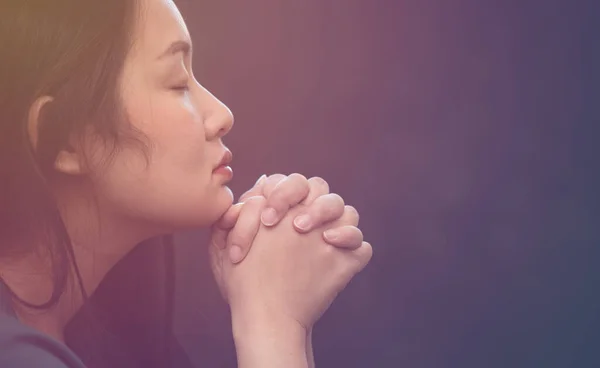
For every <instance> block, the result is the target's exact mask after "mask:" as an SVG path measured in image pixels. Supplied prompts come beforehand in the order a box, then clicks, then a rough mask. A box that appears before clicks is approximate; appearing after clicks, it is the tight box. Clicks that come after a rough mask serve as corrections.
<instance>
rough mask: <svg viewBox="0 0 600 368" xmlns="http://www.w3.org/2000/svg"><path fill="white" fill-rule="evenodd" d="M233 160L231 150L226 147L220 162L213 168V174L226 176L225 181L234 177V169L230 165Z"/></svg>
mask: <svg viewBox="0 0 600 368" xmlns="http://www.w3.org/2000/svg"><path fill="white" fill-rule="evenodd" d="M232 160H233V155H232V154H231V151H230V150H228V149H225V152H223V156H222V157H221V161H219V164H218V165H217V166H216V167H215V168H214V169H213V174H215V175H217V176H219V177H222V178H224V180H225V181H230V180H231V179H232V178H233V170H232V169H231V167H229V164H231V161H232Z"/></svg>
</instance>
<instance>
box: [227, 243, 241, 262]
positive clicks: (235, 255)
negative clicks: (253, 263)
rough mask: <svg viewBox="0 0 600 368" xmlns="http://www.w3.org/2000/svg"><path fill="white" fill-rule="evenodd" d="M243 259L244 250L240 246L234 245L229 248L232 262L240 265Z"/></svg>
mask: <svg viewBox="0 0 600 368" xmlns="http://www.w3.org/2000/svg"><path fill="white" fill-rule="evenodd" d="M242 257H243V254H242V248H240V247H239V246H238V245H232V246H231V247H230V248H229V258H230V259H231V262H233V263H238V262H239V261H241V260H242Z"/></svg>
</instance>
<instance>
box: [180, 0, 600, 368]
mask: <svg viewBox="0 0 600 368" xmlns="http://www.w3.org/2000/svg"><path fill="white" fill-rule="evenodd" d="M178 4H179V6H180V9H181V10H182V12H183V14H184V17H185V18H186V21H187V23H188V27H189V29H190V32H191V33H192V37H193V40H194V47H195V54H194V58H195V59H194V68H195V73H196V75H197V77H198V79H199V80H200V82H201V83H203V84H204V85H205V86H206V87H207V88H209V89H210V90H211V91H212V92H213V93H214V94H215V95H216V96H217V97H218V98H220V99H221V100H222V101H223V102H225V103H226V104H227V105H228V106H229V107H230V108H231V109H232V110H233V112H234V114H235V116H236V125H235V127H234V129H233V131H232V132H231V133H230V135H229V136H227V137H226V139H225V142H226V144H228V145H229V146H230V147H231V148H232V150H233V152H234V155H235V159H234V170H235V175H236V177H235V179H234V182H233V184H232V188H233V190H234V192H235V193H236V195H239V194H240V193H241V192H243V190H245V189H247V188H249V187H250V186H251V185H252V184H253V183H254V181H255V180H256V179H257V178H258V176H260V175H261V174H263V173H267V174H270V173H275V172H282V173H291V172H301V173H303V174H305V175H307V176H314V175H319V176H322V177H324V178H325V179H327V180H328V182H329V183H330V185H331V188H332V190H333V191H335V192H337V193H339V194H341V195H342V196H343V197H344V198H345V199H346V201H347V202H348V203H349V204H352V205H354V206H355V207H357V208H358V210H359V211H360V213H361V228H362V229H363V231H364V233H365V236H366V238H367V239H368V240H370V241H371V242H372V244H373V246H374V248H375V255H374V258H373V260H372V262H371V264H370V265H369V266H368V268H367V269H366V270H365V271H364V272H363V273H362V274H360V275H359V276H358V277H357V278H356V279H355V280H354V281H353V282H352V284H351V285H350V286H349V287H348V288H347V290H346V291H344V292H343V293H342V294H341V295H340V297H339V298H338V299H337V301H336V302H335V303H334V305H333V306H332V308H331V309H330V310H329V311H328V312H327V314H326V315H325V316H324V317H323V318H322V320H321V322H319V324H318V325H317V327H316V332H315V346H316V347H315V349H316V356H317V365H318V366H320V367H345V368H350V367H382V368H383V367H411V368H417V367H440V368H443V367H460V368H464V367H595V366H600V357H599V354H600V353H598V352H596V351H595V350H597V347H598V341H600V340H599V338H600V333H599V327H600V321H599V317H600V313H599V312H600V303H599V298H598V296H597V293H598V291H599V290H600V289H599V288H598V286H600V282H599V281H600V277H599V272H598V271H596V268H597V264H598V259H600V257H598V256H599V250H598V248H599V240H600V231H599V230H598V223H599V222H598V220H600V217H599V216H598V214H599V212H598V189H597V188H598V175H597V171H598V170H597V166H598V165H597V163H596V157H598V153H599V150H598V149H596V148H595V147H594V144H595V143H596V141H597V137H598V135H597V134H596V132H597V131H598V129H597V128H596V125H597V123H598V122H599V121H600V119H598V107H596V105H597V102H596V101H597V98H598V95H597V94H596V91H597V89H598V87H597V86H598V83H597V82H598V75H599V73H598V67H599V66H600V60H599V57H598V52H597V50H592V49H591V46H595V44H596V43H597V41H596V40H595V36H596V34H597V33H596V32H595V31H594V30H592V25H593V23H594V18H593V17H594V10H595V9H593V8H594V6H593V4H592V1H589V2H587V3H586V2H584V1H580V2H577V1H571V2H568V1H553V0H547V1H528V0H523V1H481V0H479V1H477V0H470V1H469V0H455V1H443V0H436V1H424V0H419V1H417V0H402V1H399V0H397V1H391V0H389V1H384V0H368V1H367V0H363V1H359V0H346V1H332V0H303V1H282V0H255V1H233V0H219V1H191V0H187V1H186V0H182V1H179V2H178ZM596 48H597V47H596ZM177 239H178V242H179V243H180V247H179V254H178V262H179V264H178V270H179V272H180V273H179V276H178V277H179V280H178V314H177V317H178V319H177V323H178V325H177V329H178V334H179V335H180V337H181V340H182V342H183V344H184V345H185V347H186V348H187V350H188V351H189V354H190V356H191V357H192V358H193V360H194V361H196V362H198V366H201V365H202V366H208V367H233V366H235V363H234V362H235V360H234V356H233V347H232V343H231V336H230V333H229V330H228V329H229V326H228V319H227V318H228V317H227V313H228V311H227V309H226V308H227V307H226V306H225V305H224V304H223V303H222V302H220V299H219V296H218V294H217V292H216V290H215V286H214V285H213V283H212V281H208V280H210V272H209V270H208V266H207V264H206V255H205V253H206V240H205V239H206V234H204V233H201V232H191V233H186V234H179V236H178V238H177Z"/></svg>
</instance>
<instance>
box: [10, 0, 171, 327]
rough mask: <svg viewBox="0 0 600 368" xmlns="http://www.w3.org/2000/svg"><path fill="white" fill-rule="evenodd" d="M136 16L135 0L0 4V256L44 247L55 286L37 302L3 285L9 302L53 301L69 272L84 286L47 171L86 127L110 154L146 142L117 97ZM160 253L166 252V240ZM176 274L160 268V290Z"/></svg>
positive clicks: (28, 0) (42, 0)
mask: <svg viewBox="0 0 600 368" xmlns="http://www.w3.org/2000/svg"><path fill="white" fill-rule="evenodd" d="M138 12H139V4H137V2H136V1H135V0H102V1H98V0H55V1H47V0H3V1H2V2H0V50H2V51H1V52H2V57H1V58H0V226H1V227H2V228H1V231H0V257H2V258H4V259H7V258H9V259H10V258H12V257H19V256H23V255H26V254H30V253H31V252H36V251H42V252H47V253H48V254H49V256H50V258H51V260H52V270H53V272H52V277H53V285H54V290H53V293H52V296H51V298H50V299H49V300H48V301H47V302H45V303H43V304H42V305H33V304H31V303H29V302H28V301H26V300H22V299H20V298H19V297H18V296H17V295H15V293H13V292H12V291H10V288H9V292H10V293H11V294H12V297H13V299H14V300H15V301H17V302H20V303H22V304H23V305H25V306H27V307H30V308H38V309H44V308H48V307H50V306H52V305H54V304H55V303H56V302H57V301H58V300H59V298H60V296H61V295H62V293H63V291H64V289H65V287H66V285H67V282H68V280H69V277H71V274H70V272H71V270H75V273H76V275H75V277H76V279H77V282H79V284H80V286H81V278H80V276H79V274H78V271H77V267H76V265H75V262H74V257H73V249H72V245H71V241H70V239H69V235H68V233H67V231H66V228H65V224H64V223H63V220H62V218H61V215H60V213H59V210H58V208H57V204H56V202H55V199H54V195H53V193H52V191H51V189H50V186H49V183H51V182H52V180H53V179H54V178H55V176H56V175H60V174H59V173H58V172H56V171H55V170H54V168H53V165H54V161H55V159H56V156H57V154H58V152H59V151H60V150H62V149H68V148H69V144H70V139H72V137H77V136H78V135H79V134H80V133H81V132H83V131H84V130H86V129H89V128H92V129H93V130H94V132H95V133H97V135H98V136H99V137H102V138H103V139H104V142H105V143H106V144H108V145H110V146H109V147H112V149H113V153H114V152H115V151H116V150H118V149H119V147H122V145H123V144H126V143H128V142H137V143H142V144H141V147H142V149H144V150H145V148H147V142H144V140H143V137H142V135H141V133H140V132H139V131H136V130H135V129H133V127H132V126H131V125H130V124H128V122H127V119H126V117H125V112H124V109H123V106H122V105H121V98H120V94H119V90H120V89H119V83H120V76H121V72H122V70H123V66H124V62H125V58H126V55H127V53H128V51H129V50H130V48H131V46H132V43H133V39H132V37H131V34H132V32H133V27H134V25H135V23H136V21H137V19H138V17H139V14H138ZM42 96H51V97H52V98H53V100H52V101H51V102H50V103H48V104H46V105H45V106H44V107H43V108H42V110H41V114H40V117H39V124H38V132H37V133H38V142H37V145H36V147H32V144H31V143H30V137H29V133H28V129H27V120H28V114H29V110H30V107H31V106H32V104H33V103H34V101H36V99H38V98H40V97H42ZM146 153H147V152H146ZM110 158H111V157H110V156H109V157H107V162H108V161H110ZM161 249H162V250H161V252H162V251H164V250H167V251H168V252H172V250H169V249H170V247H169V246H168V245H165V246H161ZM162 256H163V254H162V253H161V257H162ZM161 259H165V260H167V262H172V261H173V259H172V257H169V256H167V257H164V258H161ZM172 273H173V270H172V265H168V266H167V267H165V273H164V274H163V275H165V276H166V278H167V282H166V283H165V287H167V288H170V289H172V288H173V285H172V278H173V276H172ZM169 280H170V281H169ZM81 288H82V286H81ZM82 291H83V288H82ZM171 293H172V291H170V290H168V292H167V293H166V294H164V293H162V294H163V295H162V296H161V297H162V298H163V300H166V304H165V305H164V306H163V307H161V308H160V309H161V310H164V311H165V313H166V314H169V313H171V309H172V306H171V304H172V299H173V298H172V295H171ZM84 295H85V293H84ZM169 320H170V317H169V318H166V321H167V322H168V321H169ZM168 324H169V326H168V327H167V328H168V329H170V323H168Z"/></svg>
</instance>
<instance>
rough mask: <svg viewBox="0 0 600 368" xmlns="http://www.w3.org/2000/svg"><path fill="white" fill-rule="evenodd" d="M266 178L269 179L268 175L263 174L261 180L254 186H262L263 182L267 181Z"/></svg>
mask: <svg viewBox="0 0 600 368" xmlns="http://www.w3.org/2000/svg"><path fill="white" fill-rule="evenodd" d="M266 178H267V175H266V174H263V175H262V176H261V177H260V178H258V180H257V181H256V183H254V186H257V185H259V184H262V182H263V181H265V179H266Z"/></svg>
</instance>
